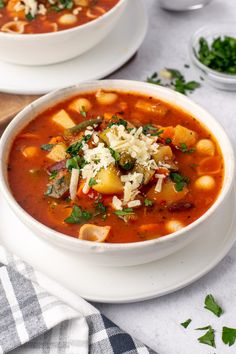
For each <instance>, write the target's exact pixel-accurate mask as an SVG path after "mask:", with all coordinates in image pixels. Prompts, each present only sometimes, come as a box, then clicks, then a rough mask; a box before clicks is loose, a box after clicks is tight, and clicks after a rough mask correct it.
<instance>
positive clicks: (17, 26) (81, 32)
mask: <svg viewBox="0 0 236 354" xmlns="http://www.w3.org/2000/svg"><path fill="white" fill-rule="evenodd" d="M127 1H128V0H98V1H96V3H95V2H93V1H91V0H67V1H62V0H55V1H51V2H49V1H47V2H46V6H45V5H44V4H45V3H42V2H40V1H36V2H33V3H32V2H30V1H28V0H24V1H20V0H9V1H7V2H6V3H5V2H4V4H5V6H4V7H3V8H0V47H1V51H0V60H3V61H6V62H10V63H14V64H20V65H48V64H55V63H59V62H62V61H65V60H68V59H72V58H74V57H76V56H78V55H80V54H82V53H84V52H86V51H88V50H89V49H91V48H92V47H94V46H95V45H96V44H98V43H99V42H100V41H101V40H102V39H104V38H105V36H107V35H108V34H109V33H110V31H111V30H112V29H113V28H114V26H115V25H116V23H117V21H118V19H119V18H120V16H121V14H122V13H123V11H124V10H125V7H126V4H127ZM29 4H30V5H32V6H33V7H32V6H29Z"/></svg>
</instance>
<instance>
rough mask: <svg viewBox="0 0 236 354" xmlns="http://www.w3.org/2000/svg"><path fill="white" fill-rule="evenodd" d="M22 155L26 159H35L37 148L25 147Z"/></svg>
mask: <svg viewBox="0 0 236 354" xmlns="http://www.w3.org/2000/svg"><path fill="white" fill-rule="evenodd" d="M22 154H23V155H24V156H25V157H26V158H32V157H35V156H36V155H37V154H38V148H37V147H36V146H27V147H25V148H24V149H23V150H22Z"/></svg>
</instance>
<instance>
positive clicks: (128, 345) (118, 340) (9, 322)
mask: <svg viewBox="0 0 236 354" xmlns="http://www.w3.org/2000/svg"><path fill="white" fill-rule="evenodd" d="M45 288H46V289H45ZM8 352H10V353H12V354H85V353H91V354H149V353H150V354H155V352H154V351H152V350H151V349H150V348H148V347H147V346H145V345H144V344H142V343H141V342H139V341H137V340H136V339H134V338H132V337H131V336H130V335H129V334H128V333H125V332H124V331H122V330H121V329H120V328H119V327H117V326H116V325H115V324H114V323H113V322H111V321H110V320H108V319H107V318H106V317H105V316H103V315H102V314H100V313H99V311H98V310H97V309H96V308H94V307H93V306H92V305H90V304H89V303H88V302H86V301H85V300H83V299H82V298H80V297H78V296H76V295H75V294H72V293H71V292H69V291H68V290H66V289H64V288H62V287H61V286H60V285H58V284H57V283H55V282H53V281H52V280H50V279H48V278H47V277H46V276H44V275H43V274H41V273H39V272H37V271H35V270H34V269H33V268H32V267H31V266H29V265H28V264H27V263H25V262H23V261H21V260H20V259H19V258H17V257H15V256H12V255H10V254H9V253H7V252H6V250H5V249H4V248H3V247H2V246H0V354H3V353H8Z"/></svg>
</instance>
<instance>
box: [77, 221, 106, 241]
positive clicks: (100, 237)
mask: <svg viewBox="0 0 236 354" xmlns="http://www.w3.org/2000/svg"><path fill="white" fill-rule="evenodd" d="M110 231H111V227H110V226H97V225H92V224H84V225H83V226H81V228H80V230H79V239H81V240H86V241H93V242H104V241H105V240H106V238H107V237H108V235H109V233H110Z"/></svg>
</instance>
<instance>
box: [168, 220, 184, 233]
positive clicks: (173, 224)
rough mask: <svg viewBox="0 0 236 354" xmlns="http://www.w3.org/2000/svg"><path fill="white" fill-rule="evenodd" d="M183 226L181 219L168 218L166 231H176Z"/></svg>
mask: <svg viewBox="0 0 236 354" xmlns="http://www.w3.org/2000/svg"><path fill="white" fill-rule="evenodd" d="M183 227H184V225H183V224H182V222H181V221H179V220H170V221H168V222H167V223H166V229H167V231H168V232H170V233H172V232H176V231H179V230H181V229H182V228H183Z"/></svg>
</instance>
